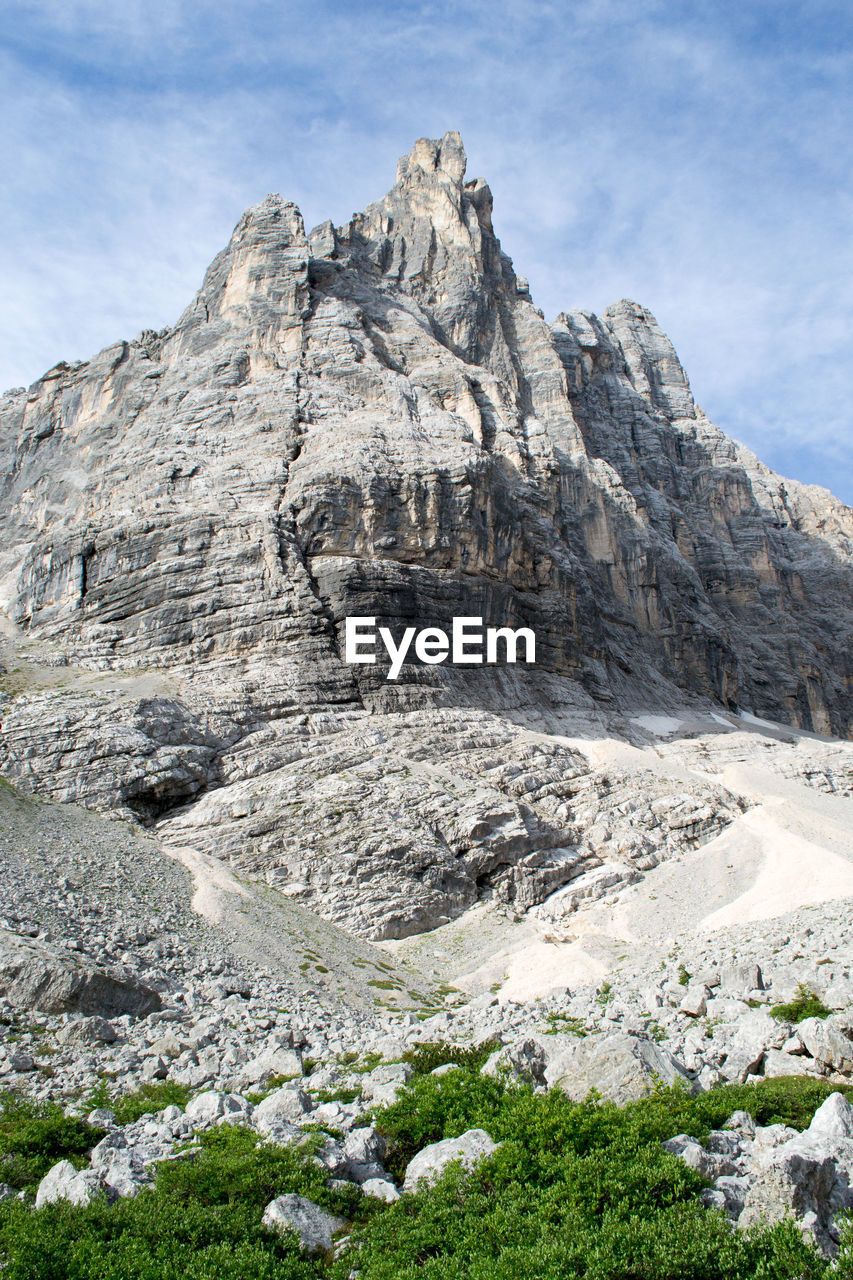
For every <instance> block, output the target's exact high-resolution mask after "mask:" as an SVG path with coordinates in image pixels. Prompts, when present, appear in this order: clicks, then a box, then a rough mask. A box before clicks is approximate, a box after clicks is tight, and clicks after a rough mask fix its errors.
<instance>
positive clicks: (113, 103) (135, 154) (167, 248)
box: [0, 0, 853, 504]
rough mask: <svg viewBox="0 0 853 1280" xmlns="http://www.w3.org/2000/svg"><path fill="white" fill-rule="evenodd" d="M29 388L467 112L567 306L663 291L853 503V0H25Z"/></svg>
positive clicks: (527, 259) (689, 330) (813, 477)
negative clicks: (234, 246)
mask: <svg viewBox="0 0 853 1280" xmlns="http://www.w3.org/2000/svg"><path fill="white" fill-rule="evenodd" d="M3 10H4V13H3V24H2V30H0V108H2V118H3V128H2V130H0V162H2V172H3V182H2V184H0V298H2V306H0V328H2V332H0V388H5V387H9V386H18V385H26V384H28V383H30V382H31V381H33V380H34V379H35V378H37V377H38V376H39V375H40V374H41V373H43V372H44V371H45V370H46V369H48V368H49V367H51V366H52V365H53V364H55V363H56V362H57V361H58V360H61V359H66V360H73V359H83V358H86V357H87V356H89V355H91V354H93V353H94V352H96V351H98V350H99V349H101V348H102V347H104V346H107V345H109V344H110V343H112V342H114V341H116V340H117V339H119V338H122V337H125V338H127V337H133V336H134V335H135V334H136V333H138V332H139V330H140V329H143V328H154V329H156V328H161V327H163V326H164V325H167V324H171V323H174V321H175V320H176V319H177V317H178V315H179V314H180V313H181V311H182V310H183V308H184V307H185V306H186V304H187V303H188V302H189V301H190V299H191V297H192V295H193V293H194V292H195V290H196V289H197V288H198V286H199V284H200V283H201V279H202V276H203V274H204V269H205V267H206V266H207V264H208V262H209V261H210V260H211V258H212V257H213V256H214V254H215V253H217V252H218V250H219V249H220V248H222V246H223V245H224V244H225V243H227V241H228V238H229V236H230V233H231V230H232V228H233V226H234V224H235V223H236V222H237V220H238V218H239V216H240V214H241V213H242V211H243V209H244V208H246V207H248V206H249V205H252V204H256V203H257V202H258V201H259V200H261V199H263V197H264V196H265V195H266V194H267V192H268V191H278V192H280V193H281V194H282V195H283V196H285V197H286V198H288V199H291V200H294V201H295V202H296V203H297V204H298V205H299V207H300V209H301V210H302V213H303V215H304V218H305V222H306V225H307V226H308V227H311V226H312V225H314V224H316V223H318V222H321V221H323V220H324V219H326V218H329V217H331V218H332V219H333V221H334V222H335V223H338V224H339V223H342V222H344V221H346V220H347V219H348V218H349V216H350V215H351V214H352V213H353V212H354V211H356V210H359V209H362V208H364V206H365V205H366V204H367V203H369V202H370V201H371V200H374V199H378V198H379V197H380V196H381V195H383V194H384V192H385V191H386V190H388V188H389V187H390V186H391V185H392V183H393V180H394V171H395V165H396V160H397V158H398V156H400V155H402V154H404V153H406V152H408V151H409V150H410V149H411V146H412V143H413V142H414V141H415V139H416V138H418V137H422V136H427V137H440V136H441V135H442V134H443V133H444V132H446V130H448V129H459V130H460V132H461V133H462V136H463V139H464V142H465V147H466V151H467V154H468V174H469V176H470V177H475V176H483V177H485V178H486V180H487V181H488V182H489V184H490V186H491V188H492V191H493V193H494V198H495V209H494V222H495V230H496V232H497V234H498V236H499V237H500V239H501V242H502V245H503V248H504V249H505V251H506V252H507V253H509V255H510V256H511V257H512V259H513V261H514V264H515V267H516V270H517V271H518V272H519V273H521V274H523V275H526V276H527V277H528V279H529V280H530V284H531V291H532V294H533V298H534V301H535V302H536V304H537V305H538V306H539V307H540V308H542V310H543V311H544V313H545V315H546V317H547V318H548V319H552V318H553V317H554V316H556V315H557V314H558V313H559V312H560V311H562V310H565V309H567V308H570V307H584V308H589V309H592V310H593V311H601V310H602V309H603V308H604V307H606V306H607V305H608V304H609V303H611V302H614V301H616V300H617V299H618V298H622V297H629V298H634V299H635V300H636V301H638V302H641V303H642V304H643V305H645V306H647V307H648V308H649V309H650V310H651V311H652V312H653V313H654V314H655V316H656V317H657V319H658V321H659V322H660V324H661V325H662V326H663V328H664V329H665V330H666V332H667V333H668V334H669V336H670V338H671V339H672V341H673V342H674V344H675V347H676V350H677V351H678V353H679V355H680V357H681V360H682V363H683V364H684V366H685V368H686V370H687V373H688V376H689V377H690V381H691V385H692V387H693V391H694V394H695V396H696V399H697V401H698V403H699V404H700V405H701V406H702V407H703V409H704V410H705V412H706V413H707V414H708V416H709V417H710V418H711V419H712V420H713V421H714V422H716V424H717V425H718V426H719V427H721V428H722V429H723V430H724V431H726V432H728V433H729V434H730V435H732V436H734V437H735V438H736V439H738V440H740V441H742V442H743V443H745V444H747V445H748V446H750V447H751V448H752V449H754V450H755V452H756V453H757V454H758V455H759V456H760V457H761V458H762V459H763V460H764V461H765V462H767V463H769V464H770V465H771V466H773V467H774V468H775V469H776V470H778V471H780V472H782V474H784V475H787V476H793V477H795V478H796V479H799V480H803V481H807V482H809V483H815V484H823V485H825V486H827V487H828V488H830V489H832V490H833V492H834V493H836V494H837V495H838V496H839V497H841V498H842V499H843V500H844V501H846V502H847V503H850V504H853V408H851V406H853V358H851V335H853V225H851V224H853V176H851V173H853V166H851V164H850V155H851V137H853V128H851V126H853V5H851V4H850V3H849V0H804V2H802V3H800V2H797V0H739V2H738V3H733V2H732V0H582V2H579V0H558V2H555V3H552V2H551V0H456V2H455V3H451V2H450V0H435V2H432V3H431V2H427V3H414V2H413V0H394V2H391V0H358V2H354V0H310V3H309V2H303V0H292V2H291V0H278V2H277V3H273V2H271V0H230V2H229V3H228V4H222V3H221V0H215V2H212V0H192V2H185V0H144V3H137V0H122V2H121V3H120V4H116V3H115V0H37V2H33V3H26V2H25V0H6V2H5V3H4V6H3Z"/></svg>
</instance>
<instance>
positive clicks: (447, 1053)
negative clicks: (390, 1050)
mask: <svg viewBox="0 0 853 1280" xmlns="http://www.w3.org/2000/svg"><path fill="white" fill-rule="evenodd" d="M500 1047H501V1042H500V1041H499V1040H487V1041H486V1042H485V1043H484V1044H481V1045H477V1046H476V1047H475V1048H468V1049H466V1048H465V1047H464V1045H460V1044H449V1043H448V1042H447V1040H430V1041H426V1042H425V1043H424V1044H419V1045H417V1046H416V1047H415V1048H414V1049H407V1050H406V1051H405V1053H404V1054H403V1061H404V1062H408V1064H409V1065H410V1067H411V1068H412V1070H413V1071H414V1073H415V1075H416V1076H419V1075H428V1074H429V1072H430V1071H435V1069H436V1067H446V1066H447V1065H448V1064H449V1063H451V1062H452V1063H455V1064H456V1066H457V1067H465V1068H466V1069H467V1070H471V1071H479V1069H480V1067H482V1066H483V1064H484V1063H485V1062H486V1061H487V1059H489V1058H490V1057H491V1056H492V1054H493V1053H494V1052H495V1050H496V1049H499V1048H500Z"/></svg>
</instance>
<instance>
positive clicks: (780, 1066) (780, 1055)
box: [762, 1049, 814, 1080]
mask: <svg viewBox="0 0 853 1280" xmlns="http://www.w3.org/2000/svg"><path fill="white" fill-rule="evenodd" d="M810 1065H812V1066H813V1065H814V1064H813V1063H812V1064H810V1061H809V1059H808V1058H803V1057H802V1056H799V1055H797V1056H794V1055H793V1054H790V1053H784V1052H783V1051H782V1050H781V1049H767V1050H766V1052H765V1054H764V1062H763V1066H762V1070H763V1072H764V1075H765V1076H766V1077H767V1079H768V1080H770V1079H774V1078H776V1077H778V1076H804V1075H809V1074H810V1072H809V1066H810Z"/></svg>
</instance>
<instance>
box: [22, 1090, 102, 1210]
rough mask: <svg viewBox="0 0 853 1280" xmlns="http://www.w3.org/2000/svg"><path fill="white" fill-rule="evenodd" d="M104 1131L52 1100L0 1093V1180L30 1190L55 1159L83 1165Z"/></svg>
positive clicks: (54, 1162) (86, 1162)
mask: <svg viewBox="0 0 853 1280" xmlns="http://www.w3.org/2000/svg"><path fill="white" fill-rule="evenodd" d="M104 1132H105V1131H104V1130H103V1129H97V1128H95V1126H94V1125H91V1124H87V1123H86V1121H85V1120H77V1119H73V1118H72V1117H70V1116H67V1115H65V1113H64V1111H62V1109H61V1108H60V1107H58V1106H56V1104H55V1103H50V1102H33V1101H31V1100H30V1099H28V1098H23V1097H21V1096H20V1095H19V1094H16V1093H13V1092H11V1091H6V1092H3V1093H0V1181H2V1182H5V1183H7V1184H8V1185H10V1186H13V1187H16V1188H18V1189H20V1190H32V1189H34V1188H35V1187H36V1186H37V1185H38V1183H39V1182H40V1181H41V1179H42V1178H43V1177H44V1175H45V1174H46V1173H47V1171H48V1169H49V1168H50V1167H51V1165H54V1164H56V1162H57V1160H70V1161H71V1162H72V1164H74V1165H76V1166H78V1167H79V1166H82V1165H86V1164H88V1163H89V1161H88V1159H87V1153H88V1152H89V1151H90V1150H91V1149H92V1147H93V1146H94V1145H95V1143H96V1142H100V1140H101V1138H103V1136H104Z"/></svg>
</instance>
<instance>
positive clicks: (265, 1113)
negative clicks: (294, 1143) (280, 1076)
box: [252, 1085, 311, 1137]
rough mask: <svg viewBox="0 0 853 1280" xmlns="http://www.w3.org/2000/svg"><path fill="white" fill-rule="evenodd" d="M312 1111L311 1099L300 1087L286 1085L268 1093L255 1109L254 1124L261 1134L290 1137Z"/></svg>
mask: <svg viewBox="0 0 853 1280" xmlns="http://www.w3.org/2000/svg"><path fill="white" fill-rule="evenodd" d="M310 1111H311V1099H310V1098H309V1097H308V1094H307V1093H306V1092H305V1090H304V1089H300V1088H299V1086H298V1085H284V1086H283V1087H282V1088H281V1089H276V1090H275V1091H274V1092H273V1093H268V1094H267V1096H266V1097H265V1098H263V1099H262V1100H261V1101H260V1102H259V1103H258V1105H257V1106H256V1107H255V1112H254V1116H253V1117H252V1123H253V1124H254V1126H255V1128H256V1129H257V1130H258V1132H259V1133H265V1134H268V1135H269V1136H270V1137H275V1136H277V1135H281V1134H284V1135H285V1136H290V1132H291V1131H292V1130H293V1128H294V1126H296V1125H298V1124H300V1123H301V1122H302V1121H304V1119H305V1117H306V1116H307V1115H308V1114H309V1112H310Z"/></svg>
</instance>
